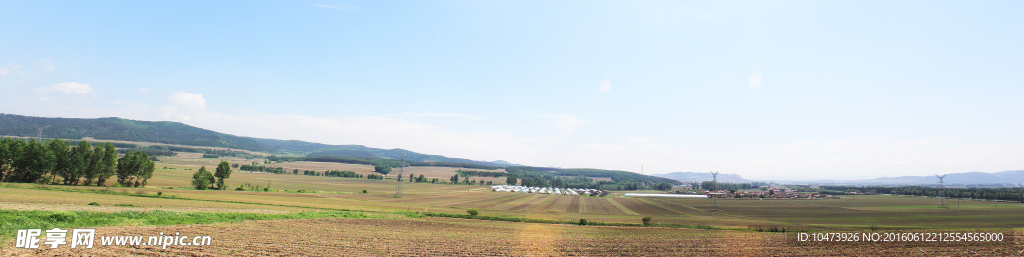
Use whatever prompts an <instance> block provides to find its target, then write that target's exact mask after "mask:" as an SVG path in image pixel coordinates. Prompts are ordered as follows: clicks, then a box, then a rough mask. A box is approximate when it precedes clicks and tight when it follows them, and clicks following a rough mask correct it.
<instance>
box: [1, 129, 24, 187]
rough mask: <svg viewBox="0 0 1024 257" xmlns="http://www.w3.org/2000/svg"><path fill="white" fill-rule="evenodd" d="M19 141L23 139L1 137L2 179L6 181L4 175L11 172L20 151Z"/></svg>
mask: <svg viewBox="0 0 1024 257" xmlns="http://www.w3.org/2000/svg"><path fill="white" fill-rule="evenodd" d="M18 142H21V140H14V139H12V138H9V137H5V138H0V181H4V177H5V176H6V175H7V174H9V173H10V170H11V166H12V165H14V156H17V154H19V152H20V149H18V148H17V147H18V146H17V143H18Z"/></svg>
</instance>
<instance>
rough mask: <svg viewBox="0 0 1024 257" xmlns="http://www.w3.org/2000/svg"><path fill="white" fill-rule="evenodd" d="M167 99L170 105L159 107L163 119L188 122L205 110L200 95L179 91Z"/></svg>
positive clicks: (204, 103)
mask: <svg viewBox="0 0 1024 257" xmlns="http://www.w3.org/2000/svg"><path fill="white" fill-rule="evenodd" d="M167 99H168V100H170V101H171V104H170V105H166V106H163V107H161V109H162V110H163V112H164V114H163V117H164V118H165V119H174V120H180V121H188V120H191V119H192V117H193V116H194V115H196V114H202V112H203V111H205V110H206V99H204V98H203V95H202V94H191V93H185V92H180V91H179V92H177V93H174V94H173V95H171V96H169V97H167Z"/></svg>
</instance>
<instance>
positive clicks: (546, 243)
mask: <svg viewBox="0 0 1024 257" xmlns="http://www.w3.org/2000/svg"><path fill="white" fill-rule="evenodd" d="M160 232H163V233H165V234H166V233H172V234H173V233H180V234H182V235H208V236H211V237H212V238H213V243H212V245H210V246H169V247H168V248H167V249H161V248H160V247H159V246H138V247H124V246H97V247H95V248H93V249H74V250H73V251H72V250H71V249H70V248H59V249H54V250H49V249H40V250H25V249H13V248H4V249H2V250H0V253H3V254H4V255H23V254H46V255H64V254H67V255H97V256H123V255H214V256H257V255H260V256H262V255H308V256H340V255H346V256H393V255H398V256H479V255H486V256H549V255H553V256H683V255H686V256H762V255H774V256H780V255H782V256H794V255H822V254H828V255H872V256H906V255H929V256H936V255H989V256H995V255H1013V254H1016V253H1017V252H1018V251H1020V250H1018V249H1020V245H1019V244H1014V243H1012V242H1013V240H1016V239H1015V238H1014V237H1019V236H1020V235H1013V236H1011V238H1010V240H1011V241H1010V242H1011V243H1008V244H993V245H964V244H954V243H950V244H897V243H893V244H798V243H794V242H791V241H790V240H789V239H790V237H792V236H793V235H792V234H779V233H755V232H737V231H714V230H691V229H673V228H637V227H632V228H623V227H594V226H572V225H547V224H523V223H509V222H492V221H478V220H458V219H442V218H425V219H412V220H408V219H336V218H323V219H314V220H270V221H247V222H238V223H218V224H207V225H179V226H160V227H107V228H100V229H98V231H97V233H98V235H97V236H103V235H140V236H150V235H158V234H159V233H160ZM242 235H244V236H242ZM1018 242H1019V241H1018Z"/></svg>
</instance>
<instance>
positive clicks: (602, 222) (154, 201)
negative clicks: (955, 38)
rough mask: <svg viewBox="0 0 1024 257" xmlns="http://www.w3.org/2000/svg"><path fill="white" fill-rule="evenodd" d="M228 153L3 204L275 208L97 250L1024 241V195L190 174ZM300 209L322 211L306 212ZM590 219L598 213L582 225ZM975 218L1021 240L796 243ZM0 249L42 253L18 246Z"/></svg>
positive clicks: (784, 248)
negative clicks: (166, 239) (830, 234)
mask: <svg viewBox="0 0 1024 257" xmlns="http://www.w3.org/2000/svg"><path fill="white" fill-rule="evenodd" d="M221 160H226V161H229V162H231V163H240V164H246V163H249V162H252V161H254V160H251V159H250V160H247V159H242V158H235V157H224V158H220V159H212V158H202V157H201V155H199V154H195V153H179V155H178V156H174V157H162V158H161V161H160V162H158V163H156V165H155V169H156V170H155V171H154V173H153V177H152V178H151V179H150V180H149V184H148V185H147V186H145V187H139V188H116V187H91V186H58V185H47V186H41V185H36V184H23V183H6V184H2V185H0V208H2V209H3V210H5V211H26V212H28V211H38V212H68V211H71V212H82V213H83V214H81V215H83V217H85V216H90V217H91V216H96V215H97V214H94V213H109V215H114V216H119V215H122V216H123V215H129V216H131V215H150V214H147V213H160V212H175V213H184V214H192V215H198V216H199V217H201V216H204V215H213V216H215V217H221V216H224V215H227V217H248V216H246V215H270V216H258V217H264V218H261V220H249V221H241V220H238V219H226V220H225V221H226V222H219V223H212V224H194V223H196V222H193V223H190V222H189V221H176V222H172V223H166V224H168V225H165V226H145V227H139V226H137V225H138V224H139V223H137V222H138V220H135V219H126V220H124V221H120V222H119V221H112V222H108V223H102V224H96V225H95V226H103V228H102V229H101V230H100V231H101V233H102V234H107V235H152V234H154V233H156V234H158V233H160V232H179V233H183V234H202V235H210V236H212V237H214V238H216V239H217V240H218V241H217V243H215V244H214V245H211V246H209V247H192V248H188V247H171V248H168V249H161V248H156V247H147V246H140V247H113V246H110V247H100V248H97V249H91V250H86V251H78V250H75V252H66V253H68V254H89V255H126V254H142V255H149V254H170V255H180V254H211V255H266V254H275V255H338V254H348V255H477V254H484V255H508V256H513V255H583V256H641V255H720V254H725V255H759V254H771V255H806V254H820V253H824V252H829V253H839V254H842V253H845V254H850V255H859V254H867V253H872V254H878V255H904V254H908V253H915V254H928V255H959V254H966V253H981V254H991V255H1001V254H1005V253H1010V252H1016V251H1020V249H1024V248H1021V246H1020V245H1019V242H1020V241H1013V240H1019V238H1021V233H1022V231H1021V230H1020V228H1021V227H1024V205H1022V204H1020V203H1010V202H990V201H972V200H950V208H936V207H935V204H936V199H935V198H927V197H910V196H890V195H873V196H858V197H856V198H852V197H850V198H842V199H757V198H728V199H720V208H721V210H720V211H711V209H712V208H711V202H710V201H709V199H693V198H629V197H623V196H622V192H612V193H611V194H610V195H609V196H606V197H593V196H569V195H553V194H530V193H515V192H494V191H491V190H490V188H488V187H487V186H475V185H450V184H430V183H406V184H405V185H406V187H405V196H403V197H395V196H394V189H395V184H396V181H395V180H393V179H386V180H370V179H364V178H339V177H323V176H307V175H301V173H300V175H294V174H290V173H289V174H269V173H250V172H239V171H236V172H235V173H234V174H232V176H231V177H230V178H229V179H228V180H227V183H228V188H234V187H236V186H239V185H258V186H260V188H269V189H268V190H266V191H264V190H248V189H246V190H242V191H234V190H205V191H199V190H194V189H192V188H191V186H190V183H189V181H190V179H191V176H192V173H194V172H195V170H197V169H198V168H199V167H201V166H207V167H208V168H211V167H213V166H215V165H216V164H217V163H218V162H219V161H221ZM255 161H257V162H260V161H262V160H255ZM267 165H271V166H278V167H285V168H287V169H300V170H316V171H326V170H350V171H355V172H357V173H360V174H370V173H372V172H373V168H372V166H369V165H356V164H342V163H324V162H283V163H271V164H267ZM455 170H457V168H445V167H410V168H406V172H407V173H413V174H423V175H425V176H426V177H428V178H434V177H436V178H439V179H441V180H446V179H447V177H448V176H451V175H454V174H455ZM392 176H393V175H392ZM392 176H389V178H390V177H392ZM474 178H475V177H474ZM497 179H501V178H497ZM501 180H502V181H500V182H503V179H501ZM495 182H499V181H497V180H495ZM363 190H366V193H363ZM470 208H474V209H478V210H479V213H480V214H479V216H466V215H465V214H466V210H467V209H470ZM337 211H343V212H352V213H359V214H360V215H359V216H357V217H359V218H344V219H339V218H323V217H322V214H318V213H322V212H337ZM231 213H236V214H231ZM41 215H42V214H41ZM238 215H241V216H238ZM274 215H277V216H274ZM296 215H297V216H296ZM442 216H443V217H442ZM643 216H650V217H651V222H652V223H653V224H652V226H650V227H644V226H640V225H641V219H640V218H641V217H643ZM296 217H317V218H299V220H295V218H296ZM451 217H457V218H451ZM481 219H492V220H481ZM580 219H585V220H586V221H587V222H589V224H588V225H595V224H596V225H598V226H578V225H570V224H575V223H577V221H579V220H580ZM242 220H245V218H243V219H242ZM495 220H499V221H495ZM500 220H513V221H523V222H508V221H500ZM198 223H204V222H198ZM551 223H556V224H551ZM694 228H696V229H694ZM763 228H773V229H786V230H787V231H790V232H791V233H765V232H757V230H759V229H763ZM964 229H968V230H972V231H997V232H1004V231H1008V235H1009V236H1010V240H1011V241H1009V242H1008V243H1006V244H993V245H950V244H923V245H922V244H919V245H914V246H913V247H911V248H907V247H897V245H895V244H888V245H884V244H883V245H879V244H851V245H846V246H843V247H840V248H836V247H835V246H833V245H823V244H797V243H793V242H791V239H792V238H793V235H794V234H793V233H792V231H808V232H815V231H908V230H909V231H933V230H938V231H954V230H957V231H959V230H964ZM399 232H400V233H399ZM2 233H3V234H2V235H0V236H2V237H3V238H0V242H8V243H4V244H5V246H7V245H10V243H9V242H10V239H11V238H10V237H11V236H12V234H11V233H12V231H3V232H2ZM246 246H250V247H246ZM253 246H254V247H253ZM271 249H274V250H273V252H270V251H271ZM37 251H43V250H37ZM60 251H70V250H69V249H57V250H54V251H53V252H45V254H54V253H57V254H59V253H60ZM0 252H2V253H5V254H15V255H18V254H25V253H32V252H31V251H29V250H24V249H12V248H10V247H5V248H4V249H3V250H0ZM37 253H40V254H42V253H44V252H37Z"/></svg>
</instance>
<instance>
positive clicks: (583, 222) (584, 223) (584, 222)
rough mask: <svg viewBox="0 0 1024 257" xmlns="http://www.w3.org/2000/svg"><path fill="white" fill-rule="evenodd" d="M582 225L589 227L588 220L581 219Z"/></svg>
mask: <svg viewBox="0 0 1024 257" xmlns="http://www.w3.org/2000/svg"><path fill="white" fill-rule="evenodd" d="M579 224H580V225H587V219H580V223H579Z"/></svg>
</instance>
